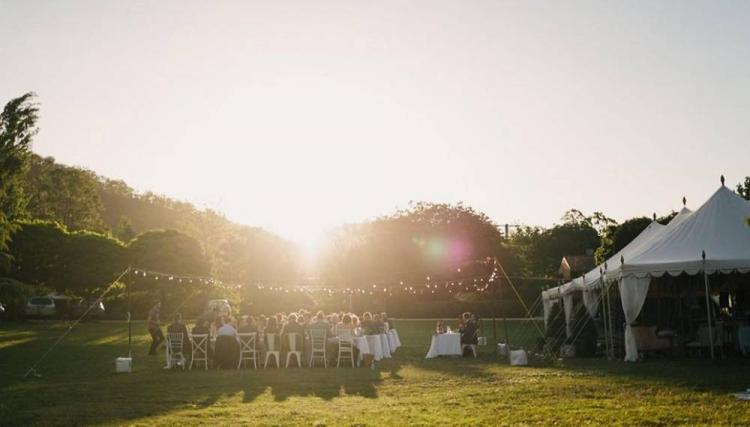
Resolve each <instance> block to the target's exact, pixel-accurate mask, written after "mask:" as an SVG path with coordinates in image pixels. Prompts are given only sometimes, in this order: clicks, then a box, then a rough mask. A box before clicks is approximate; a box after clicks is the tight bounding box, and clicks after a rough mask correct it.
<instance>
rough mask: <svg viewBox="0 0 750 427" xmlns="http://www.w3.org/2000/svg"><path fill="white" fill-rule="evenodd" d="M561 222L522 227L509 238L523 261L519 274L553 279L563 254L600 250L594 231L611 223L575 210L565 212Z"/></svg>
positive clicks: (603, 218) (602, 216)
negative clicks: (547, 225)
mask: <svg viewBox="0 0 750 427" xmlns="http://www.w3.org/2000/svg"><path fill="white" fill-rule="evenodd" d="M562 220H563V223H562V224H557V225H555V226H553V227H552V228H549V229H541V228H533V227H526V228H521V229H520V230H519V231H518V232H517V233H516V234H515V235H514V236H513V238H512V239H511V242H512V243H513V246H514V247H515V249H516V251H517V252H518V253H519V255H520V257H521V260H522V267H523V268H522V271H523V272H524V274H526V275H529V276H546V277H554V276H556V275H557V270H558V268H559V266H560V260H561V259H562V257H563V256H565V255H583V254H585V253H587V252H589V251H591V252H593V251H594V250H596V248H598V247H599V244H600V237H599V232H598V231H597V228H599V229H604V228H606V227H608V226H611V225H612V223H613V222H614V221H613V220H611V219H610V218H607V217H606V216H604V215H602V214H601V213H595V214H594V215H592V216H586V215H584V214H583V213H581V212H580V211H578V210H576V209H572V210H570V211H568V212H566V213H565V214H564V215H563V217H562Z"/></svg>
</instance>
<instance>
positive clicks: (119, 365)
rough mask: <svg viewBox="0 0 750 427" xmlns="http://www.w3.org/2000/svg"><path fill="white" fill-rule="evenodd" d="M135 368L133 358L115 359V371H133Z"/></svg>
mask: <svg viewBox="0 0 750 427" xmlns="http://www.w3.org/2000/svg"><path fill="white" fill-rule="evenodd" d="M132 370H133V358H131V357H118V358H117V359H115V372H131V371H132Z"/></svg>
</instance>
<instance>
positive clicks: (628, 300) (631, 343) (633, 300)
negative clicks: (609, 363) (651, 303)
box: [620, 276, 651, 362]
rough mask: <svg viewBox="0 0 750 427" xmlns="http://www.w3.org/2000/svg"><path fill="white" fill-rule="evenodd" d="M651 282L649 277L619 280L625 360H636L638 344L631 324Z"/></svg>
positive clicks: (639, 310) (638, 311)
mask: <svg viewBox="0 0 750 427" xmlns="http://www.w3.org/2000/svg"><path fill="white" fill-rule="evenodd" d="M650 283H651V278H650V277H634V276H628V277H623V278H622V280H620V301H621V302H622V310H623V312H624V313H625V361H626V362H636V361H637V360H638V346H637V344H636V342H635V336H634V335H633V330H632V329H631V325H632V324H633V323H635V319H637V318H638V315H639V314H640V313H641V309H642V308H643V303H644V302H646V295H647V294H648V288H649V285H650Z"/></svg>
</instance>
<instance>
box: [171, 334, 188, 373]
mask: <svg viewBox="0 0 750 427" xmlns="http://www.w3.org/2000/svg"><path fill="white" fill-rule="evenodd" d="M182 339H183V334H182V332H169V333H167V349H168V350H169V364H168V366H167V367H168V368H170V369H171V368H174V367H175V366H180V367H181V368H182V369H185V355H184V354H182Z"/></svg>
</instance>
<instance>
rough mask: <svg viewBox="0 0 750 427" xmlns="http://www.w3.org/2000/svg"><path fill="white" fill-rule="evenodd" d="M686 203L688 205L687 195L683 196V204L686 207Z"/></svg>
mask: <svg viewBox="0 0 750 427" xmlns="http://www.w3.org/2000/svg"><path fill="white" fill-rule="evenodd" d="M686 205H687V197H685V196H682V206H683V207H684V206H686Z"/></svg>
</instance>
